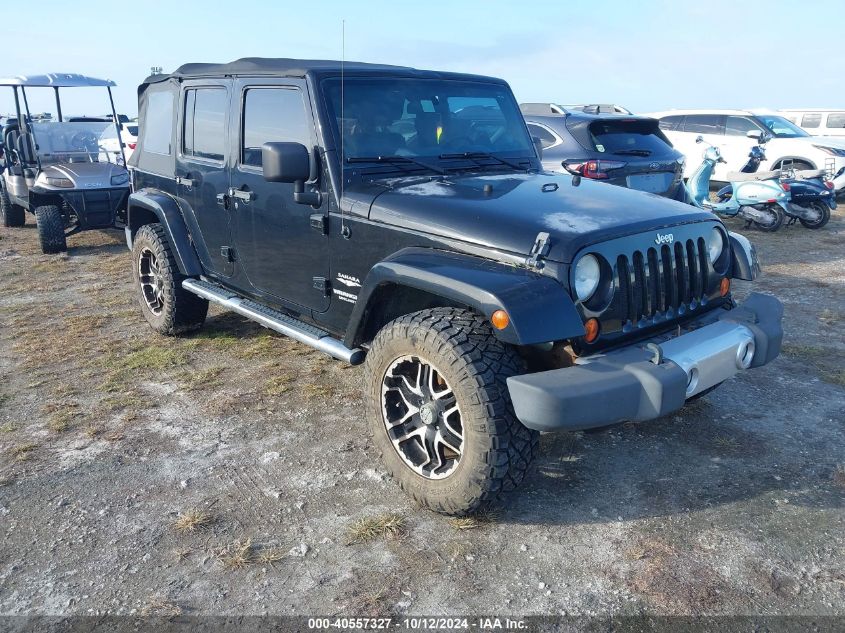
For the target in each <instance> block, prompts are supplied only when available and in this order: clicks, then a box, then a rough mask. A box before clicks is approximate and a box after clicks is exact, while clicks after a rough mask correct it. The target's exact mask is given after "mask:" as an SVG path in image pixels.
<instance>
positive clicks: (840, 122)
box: [827, 112, 845, 127]
mask: <svg viewBox="0 0 845 633" xmlns="http://www.w3.org/2000/svg"><path fill="white" fill-rule="evenodd" d="M827 127H845V112H840V113H838V114H829V115H827Z"/></svg>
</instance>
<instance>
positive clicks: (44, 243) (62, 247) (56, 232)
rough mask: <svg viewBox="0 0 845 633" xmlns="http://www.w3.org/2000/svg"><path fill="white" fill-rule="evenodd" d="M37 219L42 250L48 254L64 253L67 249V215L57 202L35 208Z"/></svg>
mask: <svg viewBox="0 0 845 633" xmlns="http://www.w3.org/2000/svg"><path fill="white" fill-rule="evenodd" d="M35 221H36V222H37V223H38V240H39V241H40V242H41V252H42V253H44V254H46V255H53V254H55V253H64V252H65V251H66V250H67V239H66V237H65V217H64V215H62V210H61V209H60V208H59V207H57V206H56V205H55V204H46V205H44V206H41V207H36V208H35Z"/></svg>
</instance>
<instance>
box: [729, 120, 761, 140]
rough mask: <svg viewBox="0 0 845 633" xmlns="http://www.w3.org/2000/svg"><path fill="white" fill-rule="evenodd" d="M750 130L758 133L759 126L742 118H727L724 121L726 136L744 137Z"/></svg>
mask: <svg viewBox="0 0 845 633" xmlns="http://www.w3.org/2000/svg"><path fill="white" fill-rule="evenodd" d="M751 130H756V131H758V132H760V131H761V130H760V126H759V125H756V124H755V123H754V121H752V120H751V119H749V118H748V117H744V116H729V117H728V118H727V120H726V121H725V134H726V135H727V136H745V135H746V134H747V133H748V132H750V131H751Z"/></svg>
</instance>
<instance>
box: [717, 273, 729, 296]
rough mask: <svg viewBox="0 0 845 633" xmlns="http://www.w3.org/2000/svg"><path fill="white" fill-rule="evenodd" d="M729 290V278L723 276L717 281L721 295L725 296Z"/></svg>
mask: <svg viewBox="0 0 845 633" xmlns="http://www.w3.org/2000/svg"><path fill="white" fill-rule="evenodd" d="M730 291H731V280H730V279H728V278H727V277H725V278H724V279H722V281H720V282H719V292H720V293H721V295H722V296H723V297H726V296H727V295H728V293H729V292H730Z"/></svg>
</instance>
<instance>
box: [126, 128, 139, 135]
mask: <svg viewBox="0 0 845 633" xmlns="http://www.w3.org/2000/svg"><path fill="white" fill-rule="evenodd" d="M126 131H127V132H129V133H130V134H131V135H132V136H138V126H137V125H127V126H126Z"/></svg>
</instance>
